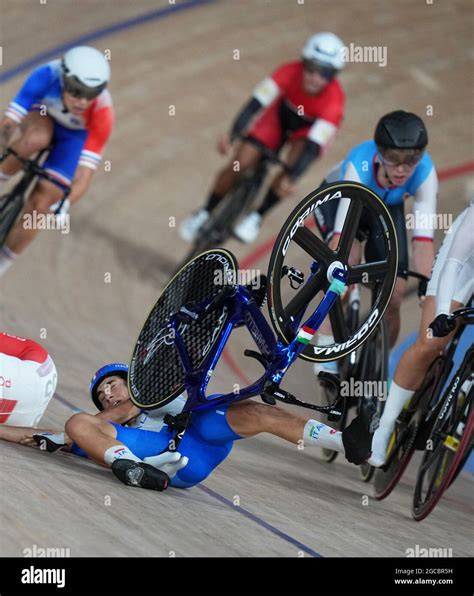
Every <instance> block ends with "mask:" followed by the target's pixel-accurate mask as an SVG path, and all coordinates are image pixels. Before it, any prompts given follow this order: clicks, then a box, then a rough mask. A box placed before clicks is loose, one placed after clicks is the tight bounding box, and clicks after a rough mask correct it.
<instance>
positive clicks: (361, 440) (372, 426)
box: [342, 399, 379, 466]
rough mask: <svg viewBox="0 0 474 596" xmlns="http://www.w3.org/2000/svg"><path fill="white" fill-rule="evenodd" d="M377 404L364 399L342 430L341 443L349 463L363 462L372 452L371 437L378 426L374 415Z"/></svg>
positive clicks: (357, 463) (358, 463)
mask: <svg viewBox="0 0 474 596" xmlns="http://www.w3.org/2000/svg"><path fill="white" fill-rule="evenodd" d="M376 411H377V404H376V403H375V401H374V400H372V399H364V400H363V401H362V404H361V406H360V409H359V413H358V414H357V416H356V417H355V418H354V420H353V421H352V422H351V423H350V424H349V426H348V427H347V428H345V429H344V430H343V431H342V443H343V445H344V451H345V455H346V459H347V461H349V462H351V464H356V465H357V466H359V465H360V464H363V463H365V462H366V461H367V460H368V459H369V457H370V455H371V454H372V437H373V436H374V432H375V430H376V428H377V426H378V422H379V420H378V417H376V416H375V413H376Z"/></svg>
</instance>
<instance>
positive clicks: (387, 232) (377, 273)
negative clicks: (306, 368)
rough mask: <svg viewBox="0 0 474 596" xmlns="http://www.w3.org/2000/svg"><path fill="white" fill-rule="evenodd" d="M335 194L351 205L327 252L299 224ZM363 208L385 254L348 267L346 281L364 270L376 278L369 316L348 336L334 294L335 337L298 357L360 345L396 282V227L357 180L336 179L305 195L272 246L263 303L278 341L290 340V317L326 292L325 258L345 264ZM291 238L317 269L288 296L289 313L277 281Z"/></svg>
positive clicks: (331, 356)
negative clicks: (375, 224) (308, 281)
mask: <svg viewBox="0 0 474 596" xmlns="http://www.w3.org/2000/svg"><path fill="white" fill-rule="evenodd" d="M340 198H349V199H350V200H351V205H350V207H349V211H348V216H347V218H346V223H345V225H344V229H343V232H342V234H341V241H340V244H339V246H338V249H336V250H335V251H332V250H331V249H329V247H327V245H326V244H325V243H324V242H323V241H322V240H321V239H319V238H317V236H315V235H314V234H312V232H310V231H309V229H308V228H305V227H304V222H305V220H306V219H307V218H308V217H310V216H311V214H312V212H313V211H314V209H315V207H317V206H318V205H319V204H321V203H323V202H326V201H330V200H334V199H340ZM363 209H366V210H367V211H368V212H369V213H370V215H371V216H372V217H376V219H377V222H378V224H379V225H380V230H379V234H380V238H381V239H382V241H383V244H384V259H383V260H381V261H377V262H373V263H364V264H361V265H356V266H353V267H348V285H349V284H353V283H360V282H361V281H362V280H363V278H364V274H366V275H367V279H369V281H370V282H374V283H375V280H380V284H379V289H380V292H379V294H378V295H377V297H376V299H375V302H374V304H373V305H372V309H371V311H370V312H369V319H368V320H367V321H365V322H363V323H362V324H361V327H360V329H359V330H358V331H357V333H356V334H354V335H353V336H350V335H349V333H348V330H347V325H346V324H345V319H344V315H343V309H342V303H341V298H340V297H339V298H337V300H336V302H335V304H334V305H333V307H332V309H331V310H330V312H329V318H330V319H331V323H332V324H333V326H335V327H336V329H335V330H334V336H335V338H336V342H335V343H334V344H332V345H330V346H324V347H318V346H313V345H312V344H311V343H309V344H308V345H307V346H306V347H305V349H304V350H303V351H302V353H301V354H300V357H301V358H303V359H305V360H309V361H311V362H326V361H332V360H337V359H340V358H343V357H344V356H346V355H347V354H349V353H350V352H352V351H353V350H355V349H357V348H358V347H359V346H360V345H362V344H363V343H364V342H365V341H366V340H367V339H368V337H369V336H370V335H371V334H372V333H373V332H374V331H375V329H376V327H377V325H378V323H379V321H380V320H381V318H382V316H383V314H384V312H385V310H386V308H387V305H388V302H389V300H390V297H391V295H392V292H393V288H394V286H395V281H396V270H397V263H398V245H397V237H396V231H395V227H394V224H393V221H392V218H391V216H390V213H389V211H388V209H387V208H386V206H385V204H384V203H383V201H382V200H381V199H380V197H379V196H378V195H377V194H375V193H374V192H373V191H372V190H370V189H369V188H367V187H366V186H364V185H362V184H358V183H356V182H340V183H336V184H331V185H328V186H325V187H324V188H322V189H319V190H316V191H313V192H312V193H310V194H309V195H307V196H306V197H305V198H304V199H303V200H302V201H301V202H300V203H299V204H298V205H297V206H296V207H295V209H294V210H293V211H292V212H291V214H290V215H289V217H288V218H287V220H286V221H285V223H284V225H283V227H282V228H281V230H280V233H279V235H278V237H277V240H276V242H275V245H274V247H273V251H272V254H271V257H270V263H269V267H268V275H267V279H268V282H267V283H268V308H269V313H270V320H271V322H272V325H273V328H274V330H275V332H276V333H277V336H278V337H279V339H280V340H281V341H283V342H284V343H286V344H289V343H290V342H291V341H292V340H293V339H294V337H295V334H296V331H297V330H296V329H295V328H294V326H295V320H296V319H297V320H298V321H300V320H301V319H302V317H303V315H304V311H305V310H306V309H307V307H308V305H309V303H310V301H311V300H312V299H313V298H314V297H315V296H316V295H317V294H318V292H320V291H326V290H327V288H328V287H329V281H328V279H327V276H326V272H327V268H328V266H329V265H330V263H331V262H334V261H337V260H340V261H341V262H342V263H343V264H344V265H345V264H346V262H347V260H348V257H349V251H350V248H351V246H352V241H353V240H354V238H355V234H356V232H357V229H352V228H353V226H352V223H353V222H354V221H355V220H356V219H357V221H359V220H360V217H361V214H362V210H363ZM293 241H294V242H296V244H297V245H298V246H299V247H302V246H305V247H306V248H304V249H303V250H305V251H306V253H307V255H310V256H311V258H312V259H313V261H314V262H318V265H319V270H318V272H317V273H316V274H315V275H314V277H312V278H311V285H309V286H308V285H307V284H305V286H304V288H303V290H300V292H304V294H300V292H299V293H298V295H297V296H296V301H295V300H292V301H291V302H292V303H293V302H294V303H295V304H296V303H297V304H298V307H296V306H295V304H292V307H293V309H294V311H293V312H289V310H288V307H289V306H290V304H288V305H286V306H284V305H283V301H282V291H281V290H282V288H281V280H282V278H284V277H285V276H283V275H282V271H283V268H284V266H285V255H286V254H287V252H288V249H289V247H290V244H291V242H293ZM309 251H311V252H309ZM315 255H316V256H315ZM316 257H317V258H316ZM338 336H339V337H338Z"/></svg>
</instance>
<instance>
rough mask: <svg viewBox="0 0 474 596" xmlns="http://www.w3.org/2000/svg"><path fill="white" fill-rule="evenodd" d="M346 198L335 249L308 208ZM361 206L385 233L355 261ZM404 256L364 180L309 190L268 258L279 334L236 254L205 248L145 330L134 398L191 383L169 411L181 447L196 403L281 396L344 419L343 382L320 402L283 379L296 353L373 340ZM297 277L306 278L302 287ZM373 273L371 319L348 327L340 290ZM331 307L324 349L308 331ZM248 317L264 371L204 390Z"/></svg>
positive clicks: (133, 371)
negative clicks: (329, 341) (363, 259)
mask: <svg viewBox="0 0 474 596" xmlns="http://www.w3.org/2000/svg"><path fill="white" fill-rule="evenodd" d="M341 197H344V198H347V199H348V200H349V201H350V206H349V211H348V223H347V226H345V227H344V229H343V231H342V234H341V241H340V243H339V246H338V247H337V249H336V250H331V249H329V248H328V246H327V245H326V244H325V243H324V242H323V241H322V240H321V239H319V238H318V237H317V236H316V235H315V234H314V233H313V232H312V231H311V230H310V229H309V228H308V227H307V226H306V225H305V224H307V223H308V221H312V219H311V220H308V217H309V216H310V214H311V213H312V211H313V210H314V208H315V207H316V206H317V205H318V204H320V202H321V201H330V200H336V199H339V198H341ZM364 209H367V210H368V211H369V212H370V213H372V214H374V215H375V216H376V217H377V221H378V222H379V223H380V226H382V228H383V229H384V230H385V232H386V233H385V234H383V254H382V255H381V258H380V259H379V260H378V261H374V262H369V263H364V264H363V265H356V266H350V265H348V264H347V262H348V257H349V253H350V250H351V246H352V243H353V241H354V234H355V229H356V228H357V223H358V220H359V218H360V216H361V214H362V212H363V211H364ZM397 262H398V255H397V243H396V232H395V228H394V225H393V221H392V219H391V217H390V214H389V212H388V210H387V209H386V207H385V205H384V204H383V201H382V200H381V199H380V198H379V197H378V196H377V195H376V194H375V193H374V192H373V191H371V190H370V189H368V188H367V187H365V186H363V185H361V184H357V183H354V182H343V183H338V184H334V185H332V186H329V187H327V188H326V189H324V190H323V191H321V190H319V189H318V190H317V191H315V192H313V193H310V194H309V195H308V196H307V197H305V199H303V200H302V201H301V202H300V203H299V205H297V206H296V208H295V209H294V210H293V211H292V213H291V214H290V215H289V217H288V219H287V220H286V222H285V224H284V226H283V228H282V230H281V231H280V234H279V235H278V237H277V240H276V242H275V245H274V247H273V252H272V255H271V258H270V264H269V268H268V275H267V295H268V307H269V311H270V319H271V323H272V325H273V328H274V331H275V332H276V337H275V335H274V333H272V331H271V329H270V327H269V325H268V323H267V321H266V319H265V318H264V317H263V314H262V313H261V311H260V308H261V306H262V304H263V301H262V300H261V299H260V298H261V297H259V298H257V297H256V296H255V295H254V294H253V293H252V291H251V290H249V289H248V288H247V287H244V286H241V285H239V284H237V283H236V279H237V274H238V264H237V261H236V259H235V257H234V256H233V255H232V254H231V253H229V252H228V251H226V250H224V249H210V250H208V251H205V252H204V253H202V254H200V255H198V256H197V257H195V258H194V259H192V260H191V261H190V262H189V263H187V264H186V265H185V266H184V267H182V268H181V269H180V270H179V271H178V272H177V273H176V274H175V275H174V276H173V277H172V279H171V280H170V282H169V283H168V285H167V286H166V288H165V289H164V291H163V293H162V294H161V296H160V297H159V299H158V301H157V302H156V304H155V306H154V307H153V309H152V310H151V312H150V314H149V316H148V318H147V320H146V322H145V324H144V326H143V328H142V330H141V332H140V334H139V337H138V340H137V342H136V345H135V348H134V351H133V354H132V357H131V362H130V374H129V379H128V382H129V390H130V396H131V399H132V401H133V403H135V404H136V405H137V406H138V407H141V408H144V409H154V408H159V407H161V406H163V405H166V404H167V403H169V402H170V401H172V400H173V399H174V398H175V397H176V396H177V395H179V394H181V393H183V391H184V390H186V391H187V394H188V399H187V402H186V404H185V407H184V409H183V412H182V413H181V414H179V415H177V416H174V417H171V416H167V417H166V418H165V422H166V423H167V424H168V428H169V429H170V431H174V433H175V438H174V440H173V441H172V442H171V443H172V444H170V447H169V449H170V450H176V449H177V447H178V445H179V442H180V441H181V439H182V437H183V435H184V433H185V431H186V428H187V426H188V424H189V420H190V418H191V416H192V413H193V411H195V410H202V409H205V408H208V407H212V406H216V405H219V404H225V403H233V402H237V401H240V400H243V399H248V398H250V397H254V396H257V395H260V396H261V397H262V399H263V400H264V401H266V403H268V404H274V403H276V401H282V402H283V403H288V404H294V405H298V406H301V407H305V408H309V409H312V410H316V411H319V412H323V413H325V414H328V415H329V417H330V418H331V419H333V420H337V419H338V418H339V417H340V416H341V413H342V412H341V407H340V404H341V401H342V398H341V395H340V392H337V391H336V397H335V400H334V402H333V403H331V404H327V405H316V404H313V403H311V402H306V401H303V400H301V399H298V398H296V397H295V396H293V395H291V394H290V393H289V392H288V391H285V390H284V389H282V388H280V384H281V382H282V380H283V378H284V375H285V374H286V372H287V371H288V369H289V368H290V366H291V364H292V363H293V362H294V361H295V359H296V358H298V357H301V358H302V359H304V360H306V361H310V362H315V361H325V360H332V359H334V356H333V353H332V352H333V351H336V352H337V353H338V354H339V356H340V357H343V356H346V355H348V354H349V353H351V352H352V351H353V350H355V349H357V348H359V347H360V346H361V345H362V344H363V343H364V342H365V341H367V339H368V338H369V337H370V336H371V335H372V333H374V332H375V330H376V328H377V326H378V324H379V322H380V320H381V319H382V317H383V314H384V312H385V309H386V307H387V304H388V301H389V300H390V297H391V294H392V291H393V287H394V284H395V280H396V269H397ZM296 266H297V267H296ZM295 276H297V277H299V280H300V283H299V285H298V286H297V287H296V286H295ZM366 278H367V280H368V281H370V280H371V279H377V280H379V283H377V292H376V294H375V297H374V302H373V308H372V309H371V310H370V311H369V312H368V313H367V314H366V317H367V318H364V317H361V321H360V326H359V328H358V329H357V330H356V332H355V334H352V335H351V334H350V332H349V329H348V327H347V325H346V322H345V318H344V312H343V307H342V302H341V298H340V297H341V294H342V293H343V292H344V290H345V288H346V287H347V285H354V284H357V283H360V282H361V281H362V279H366ZM288 288H290V293H289V294H288V291H287V290H288ZM328 314H329V317H330V318H331V321H333V327H335V343H334V345H333V346H328V347H324V348H320V347H319V346H316V345H314V343H313V342H312V341H311V340H312V338H313V337H314V336H315V333H316V330H317V329H318V327H319V325H320V324H321V322H322V321H323V320H324V318H325V317H326V316H327V315H328ZM241 326H245V327H246V328H247V329H248V331H249V333H250V335H251V336H252V338H253V340H254V342H255V344H256V346H257V350H246V351H245V355H246V356H248V357H252V358H255V359H256V360H257V361H258V362H260V364H261V365H262V366H263V368H264V371H263V374H262V376H261V377H260V378H259V379H258V380H257V381H255V382H254V383H252V384H251V385H249V386H248V387H244V388H240V389H239V390H238V391H234V392H232V393H227V394H221V393H219V394H212V395H206V389H207V386H208V383H209V381H210V379H211V377H212V374H213V371H214V369H215V367H216V365H217V363H218V360H219V357H220V355H221V354H222V350H223V349H224V347H225V345H226V343H227V340H228V338H229V336H230V334H231V332H232V330H233V329H234V328H235V327H241ZM371 415H372V413H371V412H370V411H369V410H366V411H364V412H363V413H362V416H361V417H360V419H359V420H358V421H355V422H361V423H362V431H361V432H360V433H359V427H358V426H357V424H356V425H355V426H354V427H353V428H354V429H356V432H355V433H354V438H353V439H354V442H353V443H351V450H355V452H356V453H357V454H358V455H357V456H356V457H355V460H357V461H359V460H360V461H364V459H366V458H368V456H369V454H370V445H371V440H372V435H371V433H369V430H368V427H369V426H370V420H371ZM347 430H349V429H346V431H347ZM361 435H363V436H362V437H361ZM345 436H346V437H347V438H349V436H351V433H350V432H349V433H347V432H346V435H345ZM347 444H349V443H347ZM345 445H346V443H345ZM346 453H347V451H346Z"/></svg>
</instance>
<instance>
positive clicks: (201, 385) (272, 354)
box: [168, 264, 347, 415]
mask: <svg viewBox="0 0 474 596" xmlns="http://www.w3.org/2000/svg"><path fill="white" fill-rule="evenodd" d="M316 269H317V265H316V264H315V267H314V268H313V271H312V275H314V274H315V273H316ZM312 275H311V276H310V277H309V278H308V280H307V281H306V283H308V282H309V281H310V279H311V277H312ZM328 279H329V281H330V282H331V283H330V286H329V288H328V290H327V291H326V293H325V295H324V297H323V298H322V300H321V302H320V303H319V305H318V306H317V308H316V309H315V311H314V312H313V313H312V314H311V316H310V317H309V318H308V319H307V320H306V321H305V323H304V324H303V325H301V326H300V321H301V317H300V318H299V320H296V319H295V321H294V322H293V325H294V330H295V331H296V336H295V339H294V340H293V341H292V342H291V343H290V344H288V345H285V344H283V343H282V342H280V341H278V340H277V339H276V338H275V335H274V333H273V330H272V329H271V327H270V325H269V324H268V323H267V321H266V319H265V317H264V316H263V314H262V312H261V310H260V308H259V306H258V305H257V304H256V302H255V301H254V300H253V299H252V295H251V293H250V291H249V290H248V289H247V288H245V287H243V286H238V285H234V286H228V287H227V288H225V289H224V290H222V292H221V299H220V303H219V304H220V305H222V304H225V305H226V306H227V308H228V309H229V314H228V315H227V316H228V321H227V323H226V325H225V326H224V327H223V329H222V330H221V331H220V333H219V337H218V339H217V341H216V342H215V343H214V346H213V348H212V349H211V350H210V352H209V354H207V356H206V357H205V359H204V361H203V362H202V364H201V366H200V368H199V369H197V370H193V368H192V365H191V360H190V358H189V355H188V352H187V349H186V346H185V344H184V341H183V338H182V336H181V334H180V332H179V329H178V326H179V322H180V321H183V320H185V318H186V317H191V318H193V319H198V318H199V315H200V313H202V312H204V311H205V310H206V309H208V308H209V307H211V306H212V301H211V302H209V301H208V303H207V304H201V305H197V306H193V307H192V308H189V307H187V306H184V307H182V308H181V310H180V311H179V313H176V314H175V315H173V316H172V317H171V319H170V321H169V323H168V326H169V327H170V328H172V329H173V330H174V342H175V345H176V348H177V350H178V353H179V356H180V358H181V362H182V365H183V368H184V371H185V376H184V383H185V387H186V391H187V395H188V399H187V402H186V404H185V406H184V409H183V412H182V413H183V415H186V414H189V413H191V412H194V411H198V410H203V409H205V408H209V407H211V406H212V407H215V406H218V405H222V404H229V403H232V402H238V401H241V400H244V399H248V398H250V397H254V396H256V395H262V396H263V395H265V394H267V395H269V396H270V397H276V398H277V399H282V398H284V396H285V395H286V396H290V394H288V393H286V392H284V391H282V390H279V389H278V387H279V385H280V383H281V381H282V379H283V377H284V375H285V374H286V372H287V370H288V369H289V367H290V366H291V364H292V363H293V362H294V361H295V360H296V358H297V357H298V355H299V354H300V353H301V352H302V350H303V349H304V348H305V346H306V344H307V343H308V342H309V340H310V338H311V337H312V335H314V334H315V333H316V331H317V330H318V329H319V327H320V325H321V323H322V321H323V320H324V319H325V317H326V316H327V314H328V312H329V310H330V308H331V307H332V305H333V304H334V302H335V300H336V298H337V297H338V296H340V295H341V294H342V293H343V292H344V290H345V288H346V282H347V278H346V272H345V271H344V269H343V268H342V266H341V267H338V266H335V267H334V268H333V270H332V271H331V273H328ZM214 301H215V299H214ZM241 325H245V326H246V327H247V329H248V330H249V332H250V334H251V335H252V337H253V339H254V341H255V343H256V345H257V346H258V348H259V350H260V354H257V353H254V352H247V355H251V356H254V357H256V358H257V360H259V362H260V363H261V364H262V365H263V366H264V367H265V372H264V374H263V375H262V376H261V377H260V378H259V379H258V380H257V381H256V382H255V383H252V384H251V385H249V386H247V387H244V388H242V389H240V390H239V391H238V392H233V393H226V394H212V395H210V396H206V389H207V386H208V384H209V381H210V379H211V377H212V374H213V372H214V369H215V368H216V366H217V362H218V360H219V358H220V356H221V354H222V351H223V350H224V348H225V345H226V343H227V340H228V339H229V336H230V334H231V332H232V330H233V329H234V327H237V326H241ZM290 397H291V399H292V400H293V401H292V402H289V403H297V404H298V403H299V404H300V405H305V406H306V407H311V408H313V409H316V410H319V411H322V412H330V411H331V407H323V406H312V405H309V404H304V402H298V400H296V399H295V398H294V397H293V396H290ZM282 401H285V400H284V399H282ZM273 403H274V402H273ZM336 413H337V412H336Z"/></svg>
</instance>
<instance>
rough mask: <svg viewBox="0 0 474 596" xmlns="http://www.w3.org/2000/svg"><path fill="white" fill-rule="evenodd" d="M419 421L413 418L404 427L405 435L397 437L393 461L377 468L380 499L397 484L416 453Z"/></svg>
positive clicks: (377, 489) (375, 484) (375, 487)
mask: <svg viewBox="0 0 474 596" xmlns="http://www.w3.org/2000/svg"><path fill="white" fill-rule="evenodd" d="M418 428H419V425H418V422H417V421H416V420H412V421H411V422H410V424H408V425H407V427H406V428H405V429H404V436H403V437H401V438H400V439H398V438H397V439H396V441H395V446H394V449H397V452H396V453H395V454H392V453H390V454H389V457H392V459H391V463H390V464H389V466H388V467H387V468H386V469H382V468H377V469H376V470H375V473H374V495H375V498H376V499H377V500H378V501H381V500H382V499H385V498H387V497H388V495H389V494H390V493H391V492H392V491H393V489H394V488H395V487H396V486H397V484H398V482H399V480H400V478H401V477H402V476H403V473H404V472H405V470H406V468H407V466H408V464H409V463H410V460H411V458H412V456H413V453H414V451H415V450H414V448H413V443H414V441H415V437H416V433H417V432H418Z"/></svg>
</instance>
